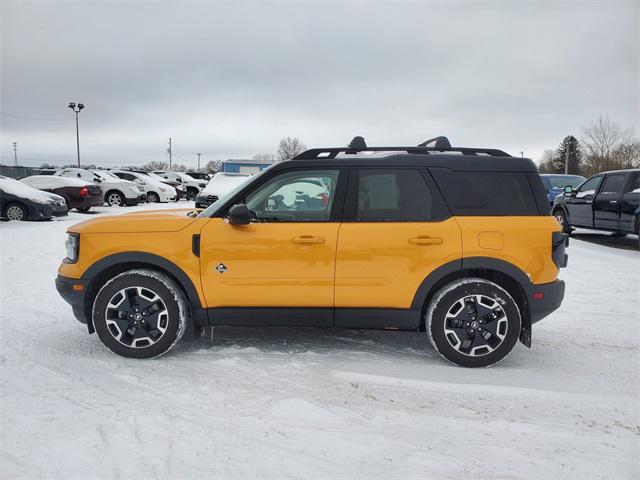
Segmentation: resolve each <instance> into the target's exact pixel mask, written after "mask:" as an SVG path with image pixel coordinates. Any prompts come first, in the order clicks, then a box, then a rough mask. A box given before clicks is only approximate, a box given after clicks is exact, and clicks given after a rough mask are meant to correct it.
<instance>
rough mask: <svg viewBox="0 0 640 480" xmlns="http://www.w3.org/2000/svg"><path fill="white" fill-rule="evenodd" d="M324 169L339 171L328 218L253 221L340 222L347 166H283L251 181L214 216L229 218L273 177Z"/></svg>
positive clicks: (304, 223)
mask: <svg viewBox="0 0 640 480" xmlns="http://www.w3.org/2000/svg"><path fill="white" fill-rule="evenodd" d="M323 170H337V171H338V182H337V184H336V190H335V198H334V200H333V204H332V205H331V212H330V213H329V219H328V220H314V221H303V222H288V221H283V222H270V221H264V222H251V223H252V224H255V225H259V224H262V223H277V224H286V225H291V224H303V225H308V224H311V223H340V222H341V221H342V214H343V209H344V202H345V191H346V187H347V176H348V172H347V169H346V168H345V167H329V166H326V167H325V166H320V167H319V166H308V167H289V168H282V169H277V170H274V171H272V172H271V173H270V174H268V175H265V176H262V177H260V178H259V181H258V182H256V183H254V182H249V183H248V184H247V185H245V188H243V189H242V190H240V191H239V192H238V194H237V195H236V196H235V197H233V198H231V199H230V200H229V201H228V203H227V204H226V205H225V206H224V208H222V209H221V210H220V211H219V212H218V213H217V214H216V215H214V216H213V217H212V218H227V217H228V216H229V209H230V208H231V207H233V206H234V205H237V204H238V203H244V202H245V201H246V199H247V196H249V195H250V194H252V193H253V192H255V191H256V190H257V189H259V188H261V187H262V186H263V185H264V184H265V183H267V182H269V181H271V180H272V179H273V178H275V177H277V176H280V175H284V174H287V173H290V172H306V171H323Z"/></svg>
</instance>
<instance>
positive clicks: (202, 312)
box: [80, 252, 207, 333]
mask: <svg viewBox="0 0 640 480" xmlns="http://www.w3.org/2000/svg"><path fill="white" fill-rule="evenodd" d="M126 264H130V265H135V264H139V265H140V264H141V265H140V266H141V267H143V266H144V265H149V266H152V267H157V268H159V269H161V270H164V271H166V272H168V273H169V274H171V275H172V276H173V277H174V278H175V279H176V281H177V282H178V284H179V286H180V287H182V289H183V290H184V292H185V294H186V295H187V299H188V300H189V302H190V304H191V314H192V316H193V318H194V320H195V322H196V323H197V324H206V323H207V318H206V317H207V310H206V309H205V308H203V307H202V304H201V302H200V297H199V296H198V291H197V290H196V287H195V285H194V284H193V282H192V281H191V279H190V278H189V276H188V275H187V274H186V273H185V272H184V271H183V270H182V269H181V268H180V267H178V266H177V265H176V264H174V263H173V262H171V261H169V260H167V259H166V258H164V257H161V256H160V255H155V254H152V253H147V252H121V253H115V254H113V255H109V256H108V257H104V258H101V259H100V260H98V261H97V262H95V263H94V264H93V265H91V266H90V267H89V268H88V269H87V270H85V272H84V273H83V274H82V276H81V277H80V278H81V279H82V280H83V281H84V282H85V285H87V286H90V285H91V284H92V283H93V281H94V280H95V279H96V278H97V277H99V276H100V274H101V273H103V272H104V271H105V270H107V269H110V268H112V267H116V266H118V265H126ZM133 268H136V267H133ZM88 290H89V289H88ZM93 290H95V288H93ZM87 293H89V291H88V292H87ZM91 294H93V295H95V294H97V291H92V292H91ZM91 294H90V295H87V296H86V297H85V315H86V318H87V327H88V328H89V333H93V322H92V321H91V310H90V309H91V306H90V305H88V304H87V303H88V300H89V298H91Z"/></svg>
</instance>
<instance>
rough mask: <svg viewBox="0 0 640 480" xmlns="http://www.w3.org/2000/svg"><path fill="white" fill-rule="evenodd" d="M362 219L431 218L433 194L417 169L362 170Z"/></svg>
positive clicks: (358, 217) (359, 213) (359, 210)
mask: <svg viewBox="0 0 640 480" xmlns="http://www.w3.org/2000/svg"><path fill="white" fill-rule="evenodd" d="M357 188H358V200H357V201H358V206H357V211H356V221H358V222H427V221H429V220H431V217H432V215H431V213H432V212H431V211H432V196H431V192H430V190H429V188H428V186H427V184H426V182H425V180H424V177H423V176H422V174H421V173H420V171H419V170H417V169H398V170H387V169H371V170H359V171H358V183H357Z"/></svg>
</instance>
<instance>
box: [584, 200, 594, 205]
mask: <svg viewBox="0 0 640 480" xmlns="http://www.w3.org/2000/svg"><path fill="white" fill-rule="evenodd" d="M585 203H586V204H587V205H591V204H592V203H593V200H587V201H586V202H585Z"/></svg>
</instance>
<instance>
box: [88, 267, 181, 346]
mask: <svg viewBox="0 0 640 480" xmlns="http://www.w3.org/2000/svg"><path fill="white" fill-rule="evenodd" d="M187 311H188V310H187V302H186V300H185V298H184V295H183V294H182V291H181V290H180V288H179V287H178V286H177V285H176V284H175V282H174V281H173V280H171V279H170V278H169V277H167V276H166V275H164V274H162V273H159V272H156V271H153V270H146V269H136V270H129V271H127V272H124V273H121V274H120V275H117V276H115V277H114V278H112V279H111V280H109V281H108V282H107V283H106V284H105V285H104V286H103V287H102V288H101V289H100V291H99V292H98V295H96V299H95V301H94V304H93V312H92V318H93V325H94V327H95V329H96V332H97V333H98V337H100V340H101V341H102V343H104V344H105V345H106V346H107V347H108V348H109V349H111V350H112V351H113V352H115V353H117V354H118V355H122V356H123V357H129V358H151V357H157V356H159V355H162V354H164V353H167V352H168V351H169V350H171V348H173V346H174V345H175V344H176V343H178V341H179V340H180V338H182V335H183V334H184V331H185V328H186V324H187Z"/></svg>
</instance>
